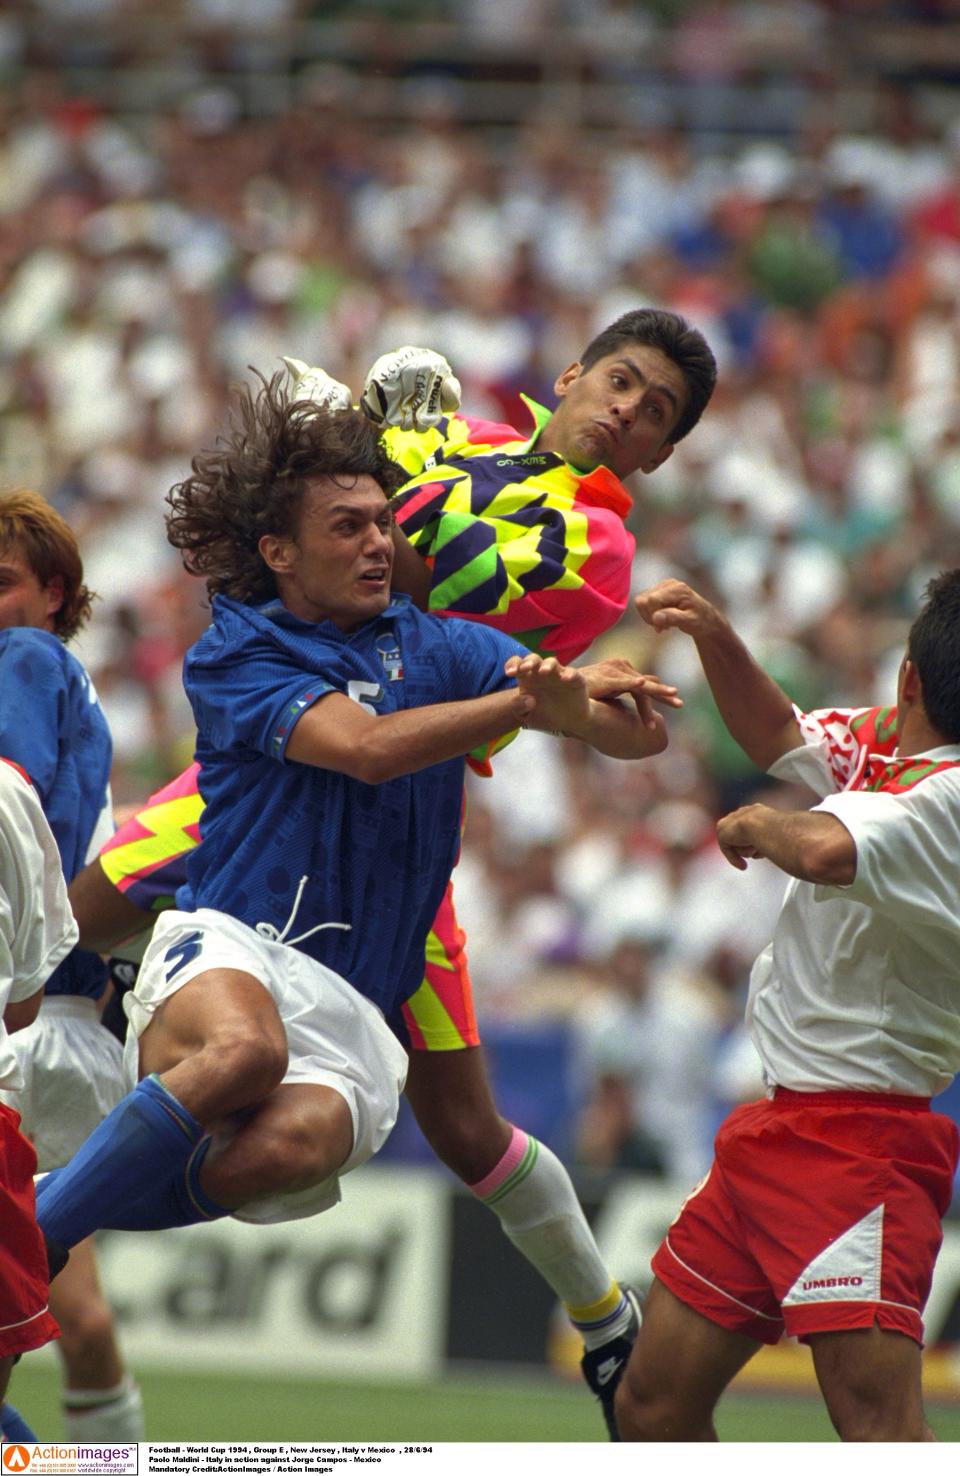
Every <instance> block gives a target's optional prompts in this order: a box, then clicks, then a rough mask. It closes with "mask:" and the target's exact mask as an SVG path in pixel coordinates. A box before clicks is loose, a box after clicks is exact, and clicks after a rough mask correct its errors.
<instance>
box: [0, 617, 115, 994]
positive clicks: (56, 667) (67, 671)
mask: <svg viewBox="0 0 960 1476" xmlns="http://www.w3.org/2000/svg"><path fill="white" fill-rule="evenodd" d="M0 755H2V756H3V757H4V758H10V759H13V760H14V761H15V762H16V763H18V764H19V765H20V767H21V768H22V769H25V770H26V771H27V773H28V774H29V775H30V778H31V780H32V781H33V785H34V788H35V789H36V791H37V794H38V796H39V799H40V803H41V805H42V806H43V813H44V814H45V815H46V817H47V823H48V824H49V826H50V829H51V830H52V831H53V834H54V838H55V840H56V842H57V846H58V847H59V850H60V861H61V863H62V865H63V872H64V875H65V877H66V878H67V881H72V880H73V878H74V877H75V876H76V874H77V872H78V871H79V870H80V869H81V867H83V866H85V865H86V863H87V861H89V860H91V859H92V858H93V857H94V856H95V855H96V854H97V852H98V850H99V849H100V847H101V845H102V844H103V843H104V841H105V840H106V839H107V837H108V836H109V834H110V832H111V830H112V829H113V817H112V812H111V805H110V765H111V761H112V756H113V748H112V744H111V741H110V729H109V728H108V727H107V720H106V718H105V717H104V715H103V709H102V708H101V706H100V703H99V702H98V700H97V694H96V692H95V690H94V687H93V683H92V682H91V680H90V678H89V676H88V675H87V673H86V672H85V671H84V669H83V667H82V666H81V664H80V662H79V661H78V660H77V658H76V657H75V656H72V655H71V654H70V652H69V651H68V650H67V648H66V647H65V646H64V644H63V642H62V641H60V640H59V639H58V638H57V637H56V636H55V635H52V634H51V633H50V632H49V631H46V630H36V629H34V628H33V627H32V626H16V627H13V628H12V629H9V630H3V631H0ZM106 977H107V971H106V968H105V966H104V964H103V961H102V960H101V958H100V957H99V955H98V954H96V953H88V952H87V951H86V949H82V948H75V949H74V950H73V952H72V953H71V954H69V955H68V957H67V958H65V959H64V961H63V963H61V964H60V965H59V967H58V968H57V969H55V970H54V972H53V974H52V975H51V976H50V978H49V979H48V980H47V986H46V992H47V994H84V995H88V996H90V997H91V998H93V999H98V998H99V997H100V995H101V994H102V993H103V990H104V986H105V984H106Z"/></svg>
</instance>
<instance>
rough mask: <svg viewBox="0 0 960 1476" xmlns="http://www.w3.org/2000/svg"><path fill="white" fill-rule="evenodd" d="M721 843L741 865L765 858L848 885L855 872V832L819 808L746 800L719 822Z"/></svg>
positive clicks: (803, 877) (794, 872) (805, 875)
mask: <svg viewBox="0 0 960 1476" xmlns="http://www.w3.org/2000/svg"><path fill="white" fill-rule="evenodd" d="M717 843H718V844H719V846H720V849H721V851H722V852H723V854H724V856H725V857H726V858H727V860H728V861H729V862H730V865H731V866H735V867H736V868H737V870H738V871H746V869H747V861H748V860H753V859H754V858H762V859H765V860H767V861H772V862H773V864H774V866H778V867H779V868H780V870H781V871H785V872H786V873H787V875H788V876H795V877H798V878H799V880H800V881H807V882H816V883H819V884H820V885H823V886H834V887H848V886H849V885H850V884H851V882H852V881H853V880H854V878H855V877H856V874H857V848H856V845H855V843H854V839H853V836H852V835H851V834H850V832H849V830H847V828H846V826H845V825H843V824H842V822H841V821H840V820H838V819H837V817H836V816H835V815H827V814H824V813H823V812H821V811H817V810H809V811H808V810H774V809H771V808H770V806H769V805H743V806H742V807H741V808H740V809H739V810H734V811H733V812H732V813H731V814H729V815H725V816H724V817H723V819H722V820H720V821H718V822H717Z"/></svg>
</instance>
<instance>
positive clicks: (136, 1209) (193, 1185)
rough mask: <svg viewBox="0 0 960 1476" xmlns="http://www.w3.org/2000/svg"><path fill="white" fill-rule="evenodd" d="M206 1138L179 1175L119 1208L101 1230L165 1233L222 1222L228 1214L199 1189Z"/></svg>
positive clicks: (201, 1141)
mask: <svg viewBox="0 0 960 1476" xmlns="http://www.w3.org/2000/svg"><path fill="white" fill-rule="evenodd" d="M212 1142H213V1139H212V1138H210V1137H206V1138H201V1140H200V1142H199V1143H198V1144H197V1146H196V1148H194V1150H193V1152H192V1153H191V1155H190V1158H189V1161H188V1162H187V1165H186V1168H185V1169H184V1170H183V1171H182V1172H177V1173H176V1174H175V1176H174V1177H173V1178H172V1179H168V1180H166V1181H164V1182H158V1183H156V1184H153V1185H151V1187H150V1188H149V1189H147V1190H146V1192H145V1193H144V1194H141V1196H140V1198H139V1199H137V1200H134V1201H133V1203H132V1204H131V1203H128V1204H125V1205H122V1206H121V1207H120V1208H119V1209H118V1210H117V1212H116V1213H115V1214H112V1215H111V1216H110V1218H109V1219H108V1220H104V1222H103V1224H102V1226H101V1227H100V1228H101V1229H102V1230H169V1229H171V1228H172V1227H173V1226H174V1225H198V1224H202V1223H203V1222H204V1221H205V1220H222V1219H223V1217H224V1215H229V1214H230V1210H228V1209H225V1208H224V1206H223V1205H222V1204H217V1202H216V1200H214V1199H211V1198H210V1196H209V1194H207V1193H206V1192H205V1191H204V1190H203V1189H202V1188H201V1187H200V1170H201V1168H202V1167H203V1160H204V1159H205V1158H206V1156H207V1153H208V1152H209V1151H210V1144H211V1143H212Z"/></svg>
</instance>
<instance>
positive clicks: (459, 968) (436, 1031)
mask: <svg viewBox="0 0 960 1476" xmlns="http://www.w3.org/2000/svg"><path fill="white" fill-rule="evenodd" d="M465 945H466V937H465V936H464V931H463V929H462V928H461V926H460V924H459V923H458V922H457V916H456V913H455V912H454V910H453V885H452V883H451V884H450V885H448V887H447V890H446V892H445V894H444V898H443V901H442V902H441V903H440V908H439V911H438V912H437V915H436V917H435V918H434V921H433V927H432V928H431V929H430V934H429V936H428V938H427V960H426V967H425V969H424V980H423V983H422V984H421V985H420V988H419V989H418V990H417V991H416V993H415V994H412V995H411V996H410V998H409V999H408V1000H407V1002H406V1004H404V1005H402V1006H401V1014H402V1022H401V1021H398V1020H396V1019H394V1020H391V1022H390V1023H391V1025H393V1027H394V1029H395V1030H396V1033H397V1034H398V1035H399V1036H400V1038H401V1040H402V1041H403V1043H404V1045H406V1046H407V1047H408V1049H410V1050H413V1051H462V1050H464V1049H465V1048H466V1047H467V1046H475V1045H479V1044H480V1032H479V1031H478V1029H477V1017H476V1015H475V1013H474V1008H473V986H472V984H471V983H470V970H469V968H468V967H467V953H466V946H465Z"/></svg>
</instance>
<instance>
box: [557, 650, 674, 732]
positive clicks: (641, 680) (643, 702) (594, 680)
mask: <svg viewBox="0 0 960 1476" xmlns="http://www.w3.org/2000/svg"><path fill="white" fill-rule="evenodd" d="M578 670H579V671H580V672H581V673H582V674H583V676H584V677H586V680H587V690H588V692H589V694H590V696H591V697H592V698H593V699H594V700H595V701H596V702H617V701H618V700H619V699H620V698H621V697H630V698H632V699H633V701H634V703H635V704H636V708H637V712H638V713H639V714H640V717H641V719H642V720H643V722H644V723H645V725H646V726H647V727H648V728H655V727H656V726H657V717H656V713H655V712H654V709H653V706H652V704H653V703H654V702H659V703H661V704H662V705H663V706H664V707H682V706H683V698H682V697H681V696H680V694H679V692H678V691H677V688H676V687H674V686H671V685H670V684H669V683H667V682H662V681H661V680H660V678H659V677H658V676H652V675H650V674H649V673H644V672H639V671H637V669H636V667H635V666H633V665H632V664H631V662H629V661H627V660H625V659H624V657H622V656H611V657H608V658H607V659H606V660H605V661H595V662H593V663H592V664H590V665H588V666H581V667H579V668H578Z"/></svg>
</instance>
